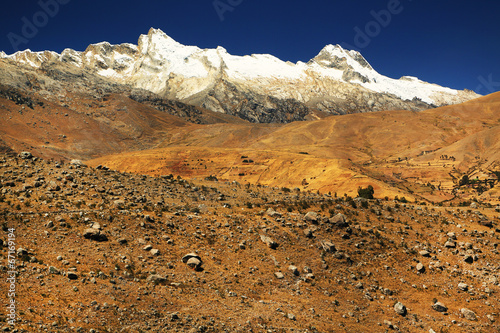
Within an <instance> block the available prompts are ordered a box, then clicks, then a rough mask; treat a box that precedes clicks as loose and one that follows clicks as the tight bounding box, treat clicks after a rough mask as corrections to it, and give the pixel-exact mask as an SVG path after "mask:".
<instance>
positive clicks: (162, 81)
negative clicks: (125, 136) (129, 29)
mask: <svg viewBox="0 0 500 333" xmlns="http://www.w3.org/2000/svg"><path fill="white" fill-rule="evenodd" d="M0 58H3V59H5V60H6V61H8V62H11V63H15V64H18V65H25V66H29V67H33V68H39V67H42V66H47V65H50V66H60V65H64V66H67V67H68V68H73V69H74V70H76V69H78V70H85V71H90V72H92V73H95V74H97V75H99V76H100V79H102V80H107V81H108V82H110V83H120V84H126V85H129V86H131V87H134V88H140V89H145V90H148V91H150V92H153V93H156V94H158V95H160V96H162V97H165V98H168V99H173V100H178V101H182V102H185V103H188V104H193V105H196V106H200V107H204V108H207V109H210V110H212V111H216V112H222V113H226V114H230V115H235V116H238V117H240V118H242V119H245V120H249V121H252V122H291V121H295V120H304V119H314V118H318V117H322V116H324V115H325V114H346V113H354V112H367V111H380V110H393V109H398V110H401V109H406V110H424V109H428V108H430V107H435V106H442V105H448V104H457V103H461V102H464V101H467V100H470V99H473V98H476V97H478V96H479V95H477V94H475V93H474V92H472V91H467V90H465V91H457V90H453V89H449V88H444V87H440V86H438V85H435V84H429V83H426V82H422V81H420V80H418V79H416V78H413V77H402V78H401V79H399V80H395V79H391V78H388V77H386V76H383V75H381V74H379V73H377V72H376V71H375V70H374V69H373V68H372V67H371V66H370V64H369V63H368V62H367V61H366V60H365V59H364V58H363V56H362V55H361V54H360V53H359V52H356V51H347V50H344V49H343V48H342V47H340V46H339V45H336V46H334V45H327V46H326V47H325V48H324V49H323V50H321V52H320V53H319V54H318V55H317V56H316V57H314V58H313V59H311V60H310V61H309V62H307V63H303V62H298V63H296V64H293V63H290V62H284V61H281V60H280V59H277V58H276V57H273V56H271V55H262V54H260V55H251V56H243V57H242V56H233V55H231V54H229V53H228V52H227V51H226V50H225V49H224V48H222V47H218V48H216V49H205V50H202V49H200V48H198V47H196V46H185V45H182V44H180V43H178V42H176V41H175V40H173V39H172V38H170V37H169V36H167V35H166V34H165V33H163V32H162V31H161V30H157V29H151V30H150V31H149V33H148V34H147V35H141V36H140V38H139V41H138V45H133V44H120V45H111V44H109V43H106V42H102V43H98V44H92V45H90V46H89V47H88V48H87V49H86V50H85V51H83V52H78V51H74V50H71V49H66V50H64V51H63V52H62V53H61V54H57V53H55V52H49V51H46V52H31V51H29V50H26V51H22V52H17V53H15V54H13V55H5V54H2V55H0Z"/></svg>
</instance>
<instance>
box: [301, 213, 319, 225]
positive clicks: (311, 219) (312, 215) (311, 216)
mask: <svg viewBox="0 0 500 333" xmlns="http://www.w3.org/2000/svg"><path fill="white" fill-rule="evenodd" d="M304 220H305V221H307V222H312V223H315V222H317V221H318V213H316V212H307V214H306V215H304Z"/></svg>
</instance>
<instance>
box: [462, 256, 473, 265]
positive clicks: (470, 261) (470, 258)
mask: <svg viewBox="0 0 500 333" xmlns="http://www.w3.org/2000/svg"><path fill="white" fill-rule="evenodd" d="M464 261H465V262H466V263H468V264H472V263H473V262H474V257H473V256H472V255H470V254H467V255H465V257H464Z"/></svg>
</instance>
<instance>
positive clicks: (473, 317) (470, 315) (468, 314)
mask: <svg viewBox="0 0 500 333" xmlns="http://www.w3.org/2000/svg"><path fill="white" fill-rule="evenodd" d="M460 312H461V313H462V315H463V316H464V318H465V319H467V320H471V321H476V320H477V317H476V314H475V313H474V311H472V310H469V309H467V308H461V309H460Z"/></svg>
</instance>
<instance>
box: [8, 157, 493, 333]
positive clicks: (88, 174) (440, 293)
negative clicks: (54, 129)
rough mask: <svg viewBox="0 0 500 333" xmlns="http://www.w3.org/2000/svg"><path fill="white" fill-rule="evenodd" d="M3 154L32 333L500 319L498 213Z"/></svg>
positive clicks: (470, 327) (475, 328)
mask: <svg viewBox="0 0 500 333" xmlns="http://www.w3.org/2000/svg"><path fill="white" fill-rule="evenodd" d="M0 162H1V163H0V171H1V189H0V191H1V197H0V199H1V200H0V212H1V215H0V218H1V220H2V221H1V223H2V226H3V229H4V231H5V232H3V233H2V240H3V244H4V246H3V248H2V250H1V252H0V253H1V260H2V266H1V269H2V270H1V272H2V273H1V274H2V281H4V280H5V278H6V276H7V270H8V269H7V267H6V266H7V262H6V260H7V254H8V248H7V244H6V243H7V234H8V233H7V231H8V229H9V228H15V231H14V234H15V242H16V253H17V257H16V271H17V272H18V274H17V277H16V296H15V301H16V306H17V315H18V321H17V323H16V324H15V331H17V332H147V331H151V332H223V331H226V332H390V331H401V332H423V331H425V332H430V331H431V330H433V331H435V332H494V331H497V330H499V326H498V320H499V317H498V308H499V306H500V304H499V299H498V292H499V291H500V288H499V285H498V279H499V275H500V266H499V265H498V244H499V232H500V229H499V228H498V222H499V218H498V216H499V212H498V211H496V212H495V210H494V209H493V208H485V207H484V206H483V205H478V206H476V208H471V207H464V208H458V207H434V206H432V205H430V204H415V203H403V202H400V201H395V200H393V199H389V200H385V199H374V200H365V199H354V200H353V199H352V198H350V197H348V196H346V197H344V196H338V197H335V196H334V195H328V194H317V193H313V192H308V191H302V190H299V189H288V188H285V187H282V188H273V187H267V186H263V185H258V186H256V185H245V184H241V183H238V182H222V181H218V180H216V178H215V177H210V178H207V179H202V178H199V179H197V180H192V181H190V180H184V179H182V178H180V177H174V176H169V175H163V176H160V177H151V176H141V175H136V174H130V173H121V172H117V171H112V170H107V168H105V167H102V166H98V167H97V168H90V167H85V166H82V165H81V164H79V163H78V162H76V161H75V162H73V164H72V163H69V162H58V161H51V160H43V159H40V158H33V157H31V156H29V154H23V155H22V157H18V156H15V155H9V156H7V155H4V156H2V157H1V159H0ZM190 253H192V254H190ZM188 254H190V255H188ZM186 255H188V256H187V257H185V256H186ZM193 257H194V258H195V259H194V261H193V260H191V261H188V260H187V259H189V258H191V259H192V258H193ZM183 258H184V261H183V260H182V259H183ZM196 259H198V260H199V261H197V260H196ZM3 283H4V282H3ZM2 290H4V288H3V287H2ZM6 297H7V295H6V293H4V292H2V293H1V294H0V298H1V299H2V304H7V299H6ZM2 313H4V312H2ZM1 318H2V321H3V322H2V326H3V327H4V330H5V331H13V330H14V329H13V328H11V327H12V326H9V325H8V324H7V318H6V317H5V315H3V314H2V317H1Z"/></svg>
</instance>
